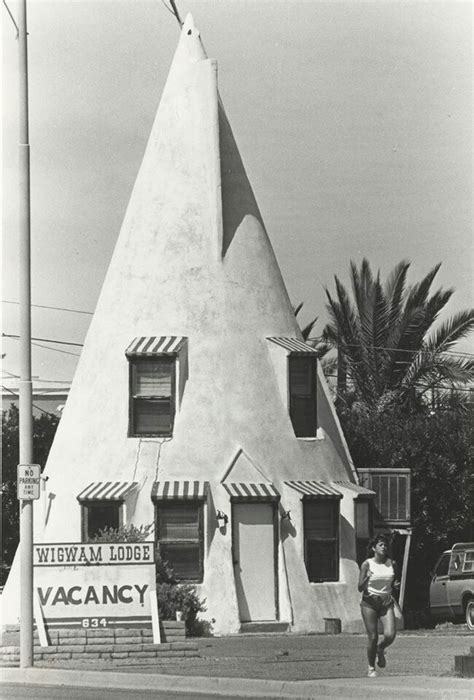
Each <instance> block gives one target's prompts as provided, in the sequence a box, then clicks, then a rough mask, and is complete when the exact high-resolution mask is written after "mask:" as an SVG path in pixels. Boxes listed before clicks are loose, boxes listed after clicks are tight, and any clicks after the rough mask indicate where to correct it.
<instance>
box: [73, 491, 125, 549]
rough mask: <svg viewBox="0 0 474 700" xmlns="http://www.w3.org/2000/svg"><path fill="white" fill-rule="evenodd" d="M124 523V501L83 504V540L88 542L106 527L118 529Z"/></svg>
mask: <svg viewBox="0 0 474 700" xmlns="http://www.w3.org/2000/svg"><path fill="white" fill-rule="evenodd" d="M121 524H122V503H121V502H114V503H111V502H107V501H95V502H91V503H87V504H83V505H82V541H83V542H87V541H88V540H91V539H93V538H94V537H95V536H96V535H98V534H99V532H100V531H101V530H105V529H106V528H107V529H108V528H113V529H114V530H115V529H118V528H119V527H120V526H121Z"/></svg>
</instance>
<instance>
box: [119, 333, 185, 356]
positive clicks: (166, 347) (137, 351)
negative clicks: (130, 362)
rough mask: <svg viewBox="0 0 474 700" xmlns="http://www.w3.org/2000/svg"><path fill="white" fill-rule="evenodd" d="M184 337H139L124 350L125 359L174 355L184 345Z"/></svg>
mask: <svg viewBox="0 0 474 700" xmlns="http://www.w3.org/2000/svg"><path fill="white" fill-rule="evenodd" d="M186 341H187V338H186V337H185V336H178V335H162V336H139V337H137V338H134V339H133V340H132V342H131V343H130V345H129V346H128V348H127V349H126V350H125V355H126V356H127V357H153V356H154V355H176V354H177V353H178V352H179V351H180V350H181V348H182V347H183V345H184V344H185V343H186Z"/></svg>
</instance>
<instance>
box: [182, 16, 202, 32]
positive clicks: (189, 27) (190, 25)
mask: <svg viewBox="0 0 474 700" xmlns="http://www.w3.org/2000/svg"><path fill="white" fill-rule="evenodd" d="M193 31H194V32H196V34H197V35H198V36H200V33H199V29H197V27H196V25H195V24H194V19H193V16H192V14H191V13H190V12H188V14H187V15H186V19H185V20H184V22H183V26H182V27H181V32H182V34H186V35H188V36H191V34H192V33H193Z"/></svg>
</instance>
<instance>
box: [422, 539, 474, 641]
mask: <svg viewBox="0 0 474 700" xmlns="http://www.w3.org/2000/svg"><path fill="white" fill-rule="evenodd" d="M430 609H431V616H432V618H433V619H434V620H436V622H442V621H443V620H453V621H459V620H462V619H464V620H465V621H466V625H467V627H468V629H469V630H471V632H474V542H460V543H458V544H454V545H453V546H452V548H451V549H450V550H448V551H446V552H443V554H442V555H441V557H440V558H439V560H438V562H437V564H436V566H435V569H434V571H433V578H432V579H431V585H430Z"/></svg>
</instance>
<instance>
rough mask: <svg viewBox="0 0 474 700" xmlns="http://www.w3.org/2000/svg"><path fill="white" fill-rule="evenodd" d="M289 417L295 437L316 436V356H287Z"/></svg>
mask: <svg viewBox="0 0 474 700" xmlns="http://www.w3.org/2000/svg"><path fill="white" fill-rule="evenodd" d="M288 383H289V398H290V418H291V422H292V424H293V429H294V431H295V435H296V436H297V437H315V436H316V429H317V425H316V358H314V357H306V356H301V355H290V356H289V358H288Z"/></svg>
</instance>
